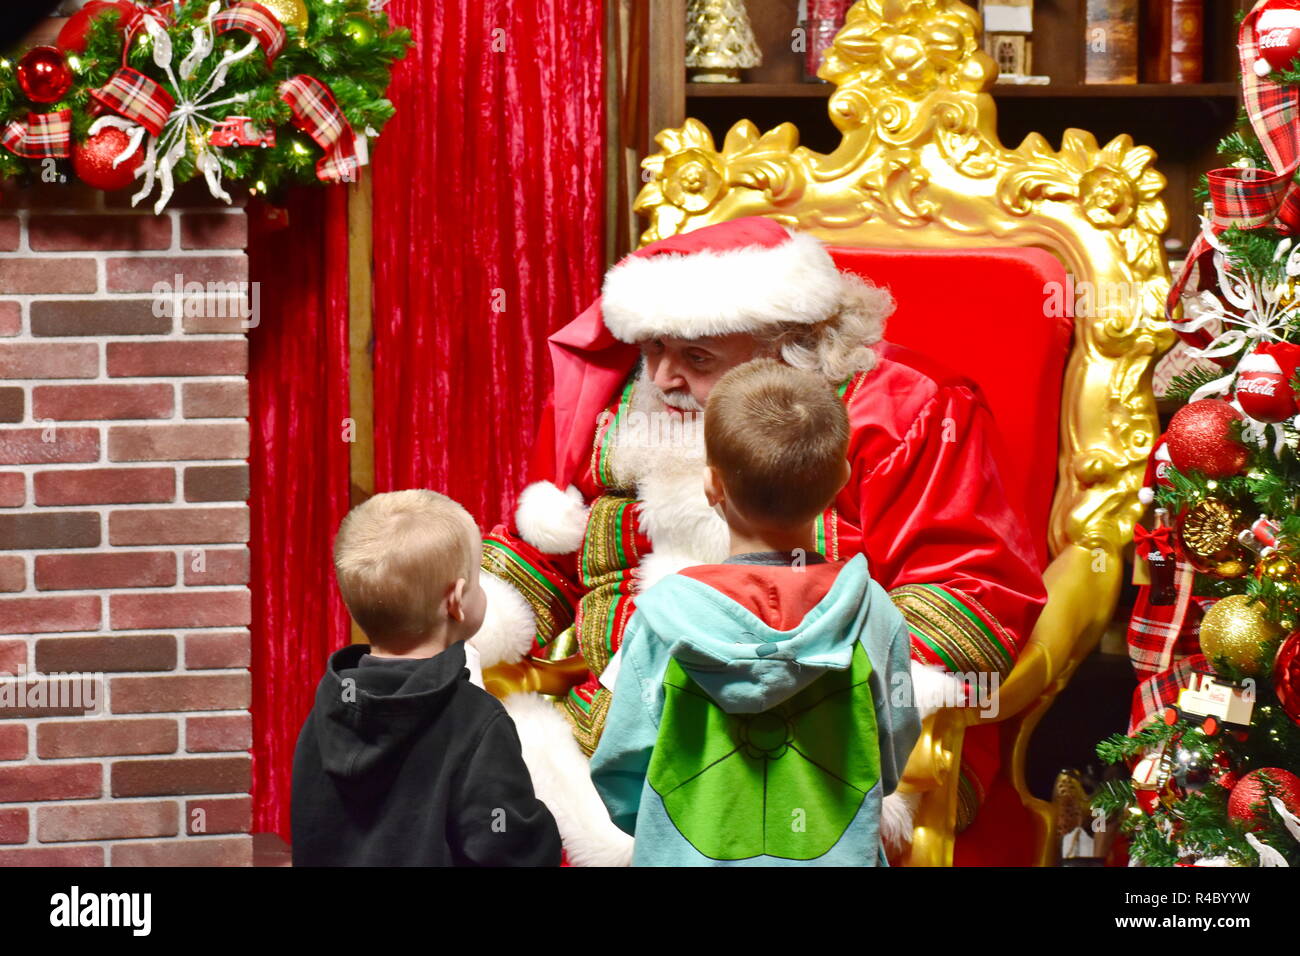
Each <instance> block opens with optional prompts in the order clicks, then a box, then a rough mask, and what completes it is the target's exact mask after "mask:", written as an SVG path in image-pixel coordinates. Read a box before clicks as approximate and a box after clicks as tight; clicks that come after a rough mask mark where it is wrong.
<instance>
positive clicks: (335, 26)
mask: <svg viewBox="0 0 1300 956" xmlns="http://www.w3.org/2000/svg"><path fill="white" fill-rule="evenodd" d="M386 2H387V0H263V2H261V3H257V2H248V0H245V2H234V0H229V2H220V0H173V2H168V3H156V4H152V5H147V4H142V3H132V2H128V0H106V2H105V0H92V2H90V3H88V4H87V5H86V6H85V7H84V8H83V9H82V10H81V11H80V12H78V13H77V14H76V15H74V16H73V17H72V18H70V19H69V21H68V22H67V24H66V25H65V26H64V28H63V30H62V32H61V33H60V34H59V38H58V42H57V45H56V46H42V47H34V48H31V49H29V50H27V51H25V52H23V53H21V54H19V55H17V56H16V57H15V58H14V59H12V60H11V59H2V60H0V179H3V178H10V177H18V178H39V179H42V180H44V181H54V182H66V181H68V180H69V179H71V178H72V176H75V177H76V178H78V179H80V180H82V181H83V182H86V183H87V184H89V185H91V186H93V187H95V188H99V189H122V188H125V187H127V186H131V185H135V186H136V187H137V190H136V192H135V194H134V195H133V197H132V202H133V204H137V203H140V202H144V201H146V200H152V206H153V209H154V211H155V212H161V211H162V210H163V209H164V208H165V207H166V205H167V202H168V201H169V200H170V198H171V196H172V194H173V191H174V189H175V187H176V186H177V185H179V184H181V183H184V182H186V181H188V180H191V179H194V178H196V177H201V178H202V179H203V180H204V181H205V183H206V185H207V188H208V191H209V192H210V193H211V194H212V195H213V196H214V197H216V198H219V199H222V200H224V201H226V202H230V201H231V198H232V197H231V196H230V193H229V192H228V190H227V186H229V185H230V184H232V183H241V184H244V185H245V187H246V188H247V190H248V192H249V193H273V192H276V191H278V190H280V189H281V188H283V187H284V186H287V185H292V184H307V183H337V182H349V181H354V180H355V179H356V178H357V176H358V174H359V170H360V167H361V166H363V165H365V164H366V163H367V162H368V155H369V148H370V142H371V140H373V139H374V138H376V137H377V136H378V135H379V132H380V131H381V130H382V129H383V126H384V124H385V123H386V122H387V121H388V119H389V118H390V117H391V116H392V115H393V105H392V103H390V102H389V101H388V100H387V99H386V98H385V95H384V94H385V92H386V90H387V87H388V84H389V81H390V78H391V71H392V65H393V63H394V61H396V60H398V59H401V58H402V57H403V56H405V54H406V50H407V49H408V47H409V46H410V44H411V37H410V32H409V31H407V30H405V29H392V28H391V27H390V25H389V22H388V17H387V16H386V15H385V14H384V13H383V11H382V8H383V6H384V4H385V3H386ZM69 161H70V165H71V170H69V169H68V166H69ZM69 172H71V174H72V175H71V176H70V175H69Z"/></svg>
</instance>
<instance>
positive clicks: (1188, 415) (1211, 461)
mask: <svg viewBox="0 0 1300 956" xmlns="http://www.w3.org/2000/svg"><path fill="white" fill-rule="evenodd" d="M1234 421H1243V419H1242V416H1241V412H1239V411H1237V410H1236V409H1235V408H1233V407H1232V406H1231V405H1229V404H1228V403H1227V402H1225V401H1223V400H1221V399H1218V398H1205V399H1202V400H1201V401H1199V402H1192V403H1191V404H1190V405H1184V406H1183V407H1182V408H1180V409H1178V411H1176V412H1175V413H1174V417H1173V418H1172V419H1170V420H1169V428H1168V429H1167V430H1166V431H1165V440H1166V442H1168V445H1169V459H1170V461H1172V462H1173V465H1174V467H1175V468H1177V469H1178V470H1179V471H1182V472H1186V471H1188V470H1189V469H1192V468H1195V469H1196V470H1197V471H1200V472H1201V473H1202V474H1204V475H1205V476H1206V477H1207V478H1227V477H1228V476H1229V475H1235V474H1237V473H1238V472H1240V471H1241V469H1243V468H1244V467H1246V458H1247V452H1246V446H1245V445H1243V444H1241V443H1240V442H1238V441H1235V440H1234V439H1233V438H1232V433H1231V432H1230V431H1229V430H1228V427H1229V425H1230V424H1231V423H1232V422H1234Z"/></svg>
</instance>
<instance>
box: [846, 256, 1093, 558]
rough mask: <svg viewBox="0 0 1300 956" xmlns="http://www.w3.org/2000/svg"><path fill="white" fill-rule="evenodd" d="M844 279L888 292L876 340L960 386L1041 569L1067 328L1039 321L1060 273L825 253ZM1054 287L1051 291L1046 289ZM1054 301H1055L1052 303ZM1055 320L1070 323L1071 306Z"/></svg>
mask: <svg viewBox="0 0 1300 956" xmlns="http://www.w3.org/2000/svg"><path fill="white" fill-rule="evenodd" d="M830 253H831V255H832V257H834V259H835V261H836V263H837V264H838V265H839V267H840V268H841V269H844V270H845V271H849V272H854V273H857V274H858V275H861V276H863V277H864V278H866V279H869V280H870V281H872V282H873V283H875V284H876V285H880V286H884V287H886V288H888V289H889V290H890V291H891V292H892V293H893V295H894V299H895V300H896V302H897V309H896V310H895V312H894V314H893V315H892V316H891V317H890V319H889V321H888V323H887V324H886V326H885V338H886V339H888V340H889V341H890V342H894V343H895V344H897V345H902V346H905V347H906V348H910V349H913V350H915V351H917V352H920V353H922V354H923V355H926V356H927V357H929V358H931V359H934V360H935V361H937V362H939V363H940V364H942V365H944V366H946V367H947V368H949V369H951V370H952V371H954V372H956V373H957V374H959V375H963V376H966V377H967V378H969V379H971V380H972V381H974V382H975V384H976V385H978V386H979V388H980V390H981V391H982V392H983V393H984V397H985V399H986V400H987V402H988V405H989V408H990V410H991V411H992V413H993V419H994V421H995V422H996V423H997V427H998V433H999V436H1000V438H1001V443H1002V447H1001V449H1000V451H999V452H998V457H999V465H1000V466H1001V471H1002V478H1003V482H1004V483H1005V485H1006V489H1007V496H1008V497H1009V498H1010V499H1011V501H1012V503H1013V504H1015V505H1017V506H1019V508H1020V510H1021V512H1022V513H1023V514H1024V515H1025V519H1026V520H1027V521H1028V522H1029V525H1030V527H1031V528H1033V529H1034V542H1035V546H1036V548H1037V549H1038V561H1039V566H1040V567H1046V566H1047V521H1048V516H1049V514H1050V512H1051V507H1052V495H1053V492H1054V491H1055V489H1056V458H1057V439H1058V432H1059V429H1060V418H1061V379H1062V376H1063V375H1064V373H1065V363H1066V360H1067V359H1068V357H1069V352H1070V337H1071V333H1072V331H1073V322H1072V320H1071V318H1070V316H1069V315H1068V314H1067V315H1049V314H1048V312H1049V311H1051V310H1049V308H1048V305H1049V302H1051V300H1050V299H1049V291H1050V290H1052V289H1056V290H1065V289H1066V285H1065V282H1066V274H1065V267H1064V266H1063V265H1062V264H1061V262H1060V260H1058V259H1057V258H1056V257H1055V256H1053V255H1052V254H1051V253H1049V252H1046V251H1044V250H1042V249H1026V248H1006V249H935V250H917V249H874V248H873V249H867V248H853V247H846V246H832V247H830ZM1049 283H1056V285H1049ZM1063 295H1064V292H1063V291H1061V292H1058V293H1057V297H1056V300H1055V301H1056V302H1058V303H1059V302H1061V301H1062V297H1063ZM1055 311H1057V312H1062V311H1064V312H1070V313H1072V303H1067V308H1065V309H1056V310H1055Z"/></svg>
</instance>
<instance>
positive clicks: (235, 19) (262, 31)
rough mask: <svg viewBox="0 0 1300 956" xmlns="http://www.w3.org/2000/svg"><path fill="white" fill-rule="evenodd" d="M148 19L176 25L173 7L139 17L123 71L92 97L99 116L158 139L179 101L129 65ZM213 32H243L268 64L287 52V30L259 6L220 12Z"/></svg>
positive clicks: (246, 4)
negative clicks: (106, 115) (129, 124)
mask: <svg viewBox="0 0 1300 956" xmlns="http://www.w3.org/2000/svg"><path fill="white" fill-rule="evenodd" d="M147 17H152V18H153V19H154V20H155V21H156V22H157V23H159V24H160V25H162V26H169V25H171V24H172V23H173V21H174V19H175V14H174V13H173V10H172V5H171V4H170V3H167V4H163V5H161V6H158V7H153V8H150V9H149V10H146V11H144V13H143V14H142V15H141V16H139V17H137V18H136V19H135V21H134V22H133V23H132V25H131V29H130V31H129V33H128V36H127V39H126V42H125V43H124V44H123V48H122V49H123V52H122V68H121V69H120V70H118V71H117V72H116V73H114V74H113V75H112V76H111V77H109V79H108V82H107V83H105V84H104V85H103V86H102V87H100V88H99V89H97V90H91V91H90V96H91V98H92V99H93V100H94V101H95V112H96V113H105V112H109V113H116V114H118V115H119V116H124V117H126V118H127V119H129V120H130V121H131V122H133V123H139V124H140V125H141V126H143V127H144V128H145V129H147V130H148V131H149V132H150V133H151V134H152V135H154V136H159V135H161V134H162V131H163V127H164V126H166V125H167V119H168V118H169V117H170V116H171V114H172V110H173V109H175V107H176V100H175V98H174V97H173V96H172V95H171V94H170V93H168V92H167V90H165V89H164V88H163V86H162V84H160V83H157V82H156V81H154V80H151V79H150V78H149V77H147V76H145V75H144V74H143V73H141V72H140V71H139V70H135V69H132V68H131V67H129V66H127V65H126V53H127V51H128V50H129V49H130V47H131V38H132V37H133V36H134V35H135V33H136V32H138V31H139V30H140V29H142V28H143V27H144V25H145V23H144V21H145V19H146V18H147ZM212 29H213V31H214V32H215V33H217V34H218V35H219V34H222V33H227V32H229V31H231V30H243V31H244V32H245V33H247V34H249V35H250V36H251V37H253V38H254V39H255V40H257V42H258V44H259V45H260V46H261V47H262V49H263V50H264V51H265V52H266V58H267V61H268V62H270V61H272V60H274V59H275V58H276V56H278V55H279V53H280V51H281V50H283V49H284V42H285V31H284V26H283V25H282V24H281V23H280V21H279V20H277V19H275V17H274V16H273V15H272V14H271V12H270V11H269V10H267V9H266V7H264V6H262V5H261V4H260V3H251V2H244V3H237V4H235V5H234V6H232V7H230V8H229V9H227V10H222V11H220V12H218V13H217V14H216V15H215V16H213V18H212Z"/></svg>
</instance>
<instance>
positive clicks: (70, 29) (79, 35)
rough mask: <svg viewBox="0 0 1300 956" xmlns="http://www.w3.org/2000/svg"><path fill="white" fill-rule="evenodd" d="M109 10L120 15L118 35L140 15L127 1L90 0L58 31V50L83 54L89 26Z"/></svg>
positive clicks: (56, 41)
mask: <svg viewBox="0 0 1300 956" xmlns="http://www.w3.org/2000/svg"><path fill="white" fill-rule="evenodd" d="M110 10H116V11H117V12H118V13H120V14H121V16H119V17H118V18H117V32H118V33H124V32H125V31H126V28H127V25H128V24H130V23H131V22H132V21H134V20H135V19H136V18H137V17H138V16H139V15H140V11H139V9H138V8H137V7H136V6H135V5H134V4H132V3H129V2H127V0H90V2H89V3H88V4H86V5H85V6H84V7H82V8H81V9H80V10H78V11H77V12H76V13H74V14H73V15H72V16H70V17H68V22H67V23H65V24H64V25H63V29H62V30H60V31H59V38H58V39H57V40H55V41H54V42H55V43H56V44H57V45H58V47H59V49H60V50H65V51H68V52H71V53H84V52H85V50H86V34H87V33H88V32H89V31H90V26H91V24H92V23H94V21H95V20H96V19H98V18H99V17H100V16H102V15H104V14H105V13H108V12H109V11H110Z"/></svg>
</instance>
